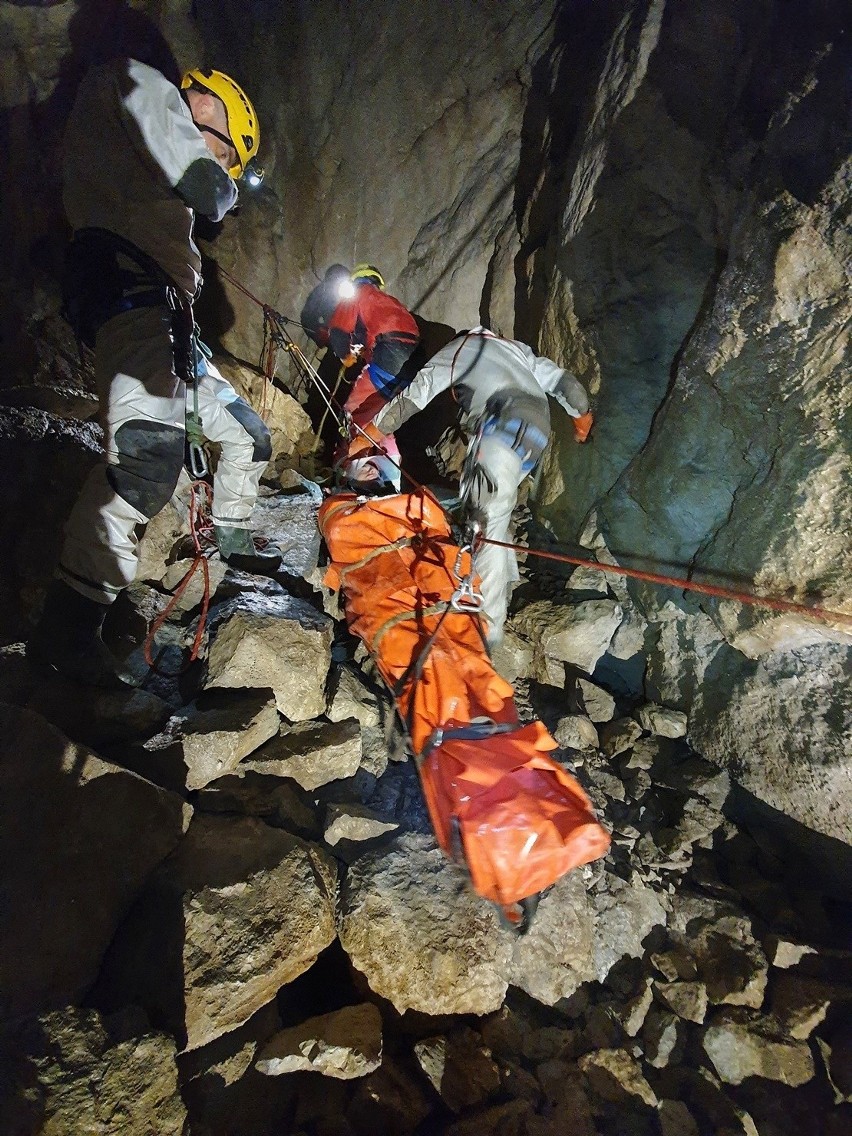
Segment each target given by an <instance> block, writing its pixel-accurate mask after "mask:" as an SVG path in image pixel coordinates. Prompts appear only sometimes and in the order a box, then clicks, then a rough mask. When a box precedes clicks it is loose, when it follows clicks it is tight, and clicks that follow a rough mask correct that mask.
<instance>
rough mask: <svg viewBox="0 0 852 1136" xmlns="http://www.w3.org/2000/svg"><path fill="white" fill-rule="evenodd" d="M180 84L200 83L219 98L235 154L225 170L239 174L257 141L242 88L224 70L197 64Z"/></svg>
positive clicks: (253, 117) (256, 125)
mask: <svg viewBox="0 0 852 1136" xmlns="http://www.w3.org/2000/svg"><path fill="white" fill-rule="evenodd" d="M180 86H181V90H182V91H185V90H186V89H187V88H188V87H192V86H196V87H201V88H202V89H203V90H205V91H209V92H210V94H211V95H215V96H216V98H217V99H221V100H222V102H223V103H224V106H225V115H226V117H227V119H228V135H229V137H228V138H226V139H225V141H226V142H230V144H231V145H232V146H233V147H234V150H235V151H236V154H237V164H236V165H235V166H231V168H230V169H229V170H228V173H229V174H230V175H231V177H232V178H239V177H242V176H243V174H244V173H245V168H246V166H247V165H248V163H249V161H250V159H251V158H253V157H254V156H255V154H256V153H257V148H258V146H259V145H260V124H259V123H258V121H257V115H256V114H255V111H254V107H253V106H252V105H251V103H250V102H249V100H248V96H247V95H246V93H245V91H244V90H243V89H242V87H239V86H237V84H236V83H235V82H234V80H233V79H232V78H231V76H230V75H226V74H225V73H224V71H205V70H203V69H202V68H200V67H196V68H195V69H194V70H192V71H187V73H186V74H185V75H184V77H183V79H182V80H181V84H180Z"/></svg>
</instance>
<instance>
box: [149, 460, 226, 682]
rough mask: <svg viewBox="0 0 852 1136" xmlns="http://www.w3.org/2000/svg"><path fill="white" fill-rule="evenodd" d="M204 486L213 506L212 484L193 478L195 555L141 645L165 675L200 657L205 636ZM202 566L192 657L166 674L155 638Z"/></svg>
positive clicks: (191, 509)
mask: <svg viewBox="0 0 852 1136" xmlns="http://www.w3.org/2000/svg"><path fill="white" fill-rule="evenodd" d="M202 489H203V492H204V495H205V497H206V502H205V504H206V505H207V507H211V506H212V504H213V490H212V489H211V488H210V486H209V485H208V484H207V482H206V481H193V483H192V485H191V486H190V499H189V531H190V534H191V535H192V543H193V547H194V549H195V559H194V560H193V561H192V564H191V566H190V567H189V569H188V571H187V573H186V575H185V576H184V578H183V579H182V580H181V582H180V583H179V584H178V586H177V588H175V591H174V594H173V595H172V598H171V599H170V600H169V602H168V603H167V604H166V606H165V608H164V609H163V610H162V611H161V612H160V614H159V615H158V616H157V618H156V619H155V620H154V622H153V623H152V624H151V628H150V630H149V632H148V634H147V636H146V637H145V643H144V644H143V648H142V653H143V655H144V657H145V662H146V663H147V664H148V666H149V667H150V668H151V670H153V671H155V672H156V673H157V674H158V675H161V676H162V677H163V678H176V677H177V676H178V675H181V674H183V673H184V671H186V670H187V668H188V667H189V666H191V664H192V663H194V662H195V660H196V659H197V658H198V653H199V651H200V650H201V642H202V639H203V638H204V631H205V628H206V626H207V612H208V610H209V608H210V567H209V565H208V563H207V557H206V555H205V552H204V542H205V541H209V539H210V538H209V537H208V536H207V534H206V532H205V529H207V528H208V527H209V526H208V525H207V522H206V518H205V516H204V507H205V506H204V504H199V500H198V497H199V492H200V490H202ZM199 566H200V567H201V573H202V575H203V576H204V592H203V595H202V598H201V614H200V615H199V617H198V628H197V630H196V632H195V638H194V640H193V642H192V648H191V650H190V652H189V658H188V659H187V661H186V662H185V663H184V664H183V666H182V667H181V668H180V670H178V671H176V672H175V673H174V674H171V675H169V674H166V673H165V671H161V670H160V668H159V667H158V666H157V664H156V663H155V662H154V658H153V646H154V638H155V637H156V634H157V632H158V631H159V630H160V628H161V627H162V626H163V624H164V623H165V622H166V620H167V619H168V618H169V616H170V615H171V613H172V612H173V611H174V609H175V608H176V607H177V605H178V603H180V599H181V596H182V595H183V594H184V592H185V591H186V589H187V588H188V587H189V584H190V581H191V580H192V577H193V576H194V575H195V573H196V571H197V570H198V568H199Z"/></svg>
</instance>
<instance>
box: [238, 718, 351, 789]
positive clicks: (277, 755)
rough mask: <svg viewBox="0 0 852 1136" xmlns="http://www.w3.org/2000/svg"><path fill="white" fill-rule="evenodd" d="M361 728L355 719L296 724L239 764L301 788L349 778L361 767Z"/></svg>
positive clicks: (286, 728)
mask: <svg viewBox="0 0 852 1136" xmlns="http://www.w3.org/2000/svg"><path fill="white" fill-rule="evenodd" d="M361 754H362V749H361V727H360V725H359V723H358V719H357V718H346V719H345V720H344V721H342V722H299V723H297V724H296V725H295V726H286V725H284V726H282V727H281V729H280V730H279V732H278V733H277V735H276V736H275V737H274V738H271V739H270V740H269V741H268V742H267V743H266V745H264V746H261V748H260V749H259V750H257V752H256V753H253V754H252V755H251V757H250V758H248V759H247V760H246V761H244V762H243V763H242V769H244V770H247V771H248V770H252V771H254V772H257V773H262V774H263V775H264V776H270V775H271V776H274V777H289V778H290V779H291V780H293V781H295V782H296V783H297V784H298V785H301V786H302V788H303V789H317V788H319V786H320V785H327V784H328V783H329V782H330V781H337V780H340V779H341V778H345V777H351V776H352V775H353V774H354V773H355V772H356V770H357V769H358V766H359V765H360V764H361Z"/></svg>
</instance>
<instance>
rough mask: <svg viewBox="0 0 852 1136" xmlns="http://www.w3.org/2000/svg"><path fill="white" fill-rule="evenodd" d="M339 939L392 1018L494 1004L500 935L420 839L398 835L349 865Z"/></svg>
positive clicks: (501, 990)
mask: <svg viewBox="0 0 852 1136" xmlns="http://www.w3.org/2000/svg"><path fill="white" fill-rule="evenodd" d="M339 934H340V941H341V943H342V945H343V948H344V950H345V951H346V953H347V954H348V955H349V958H350V959H351V961H352V964H353V965H354V966H355V967H356V968H357V969H358V970H359V971H361V973H362V974H363V975H364V976H365V978H366V979H367V981H368V983H369V984H370V987H371V989H373V990H374V991H375V992H376V993H377V994H379V995H380V996H381V997H382V998H386V999H388V1001H390V1002H392V1003H393V1005H394V1006H395V1007H396V1009H397V1010H398V1011H399V1012H400V1013H403V1012H404V1011H405V1010H408V1009H414V1010H420V1011H422V1012H424V1013H428V1014H464V1013H469V1014H485V1013H489V1012H490V1011H492V1010H496V1009H497V1007H498V1006H499V1005H500V1004H501V1003H502V1001H503V997H504V995H505V993H506V987H507V984H508V983H507V979H506V977H505V974H506V970H507V965H508V961H509V956H510V954H511V948H512V944H511V940H510V936H509V935H508V933H506V934H501V932H500V929H499V926H498V922H497V916H496V913H495V911H494V909H493V907H492V906H491V905H490V904H488V903H486V902H485V901H484V900H482V899H480V898H479V897H477V896H475V895H474V894H473V893H472V892H471V891H470V890H469V889H468V887H467V883H466V880H465V877H464V875H463V873H462V872H461V871H460V870H459V869H458V868H456V867H455V866H454V865H453V864H452V863H450V861H448V860H447V858H446V857H445V856H444V855H443V853H442V852H441V851H440V849H439V848H437V847H436V846H435V843H434V841H433V840H432V839H431V838H429V837H425V836H418V835H414V834H409V835H406V836H401V837H399V838H398V840H396V841H395V842H394V844H393V845H392V846H391V848H390V849H382V850H381V852H377V853H368V854H367V855H366V856H363V857H362V858H361V859H359V860H358V861H357V862H356V863H355V864H354V865H353V866H352V867H351V868H350V869H349V872H348V874H347V877H346V881H345V884H344V887H343V889H342V893H341V912H340V926H339Z"/></svg>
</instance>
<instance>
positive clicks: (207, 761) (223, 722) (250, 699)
mask: <svg viewBox="0 0 852 1136" xmlns="http://www.w3.org/2000/svg"><path fill="white" fill-rule="evenodd" d="M175 722H176V725H177V727H178V729H179V731H180V736H181V741H182V745H183V756H184V761H185V762H186V766H187V777H186V785H187V788H188V789H201V788H203V787H204V786H205V785H208V784H209V783H210V782H211V781H215V780H216V778H217V777H224V776H225V775H226V774H228V773H232V772H233V771H234V770H235V769H236V768H237V766H238V765H239V764H240V762H241V761H242V760H243V758H244V757H248V755H249V754H251V753H254V751H255V750H256V749H258V748H259V747H260V746H262V745H263V743H264V742H266V741H268V740H269V739H270V738H271V737H273V736H274V735H275V734H277V733H278V730H279V727H280V725H281V719H280V718H279V717H278V710H277V708H276V705H275V698H274V696H273V694H272V692H271V691H266V690H263V691H261V690H246V691H240V690H210V691H206V692H204V693H203V694H202V695H201V697H200V698H199V699H198V701H197V702H196V703H194V704H192V705H190V706H188V707H186V708H185V709H183V710H181V712H180V713H179V714H178V715H177V716H176V719H175Z"/></svg>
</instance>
